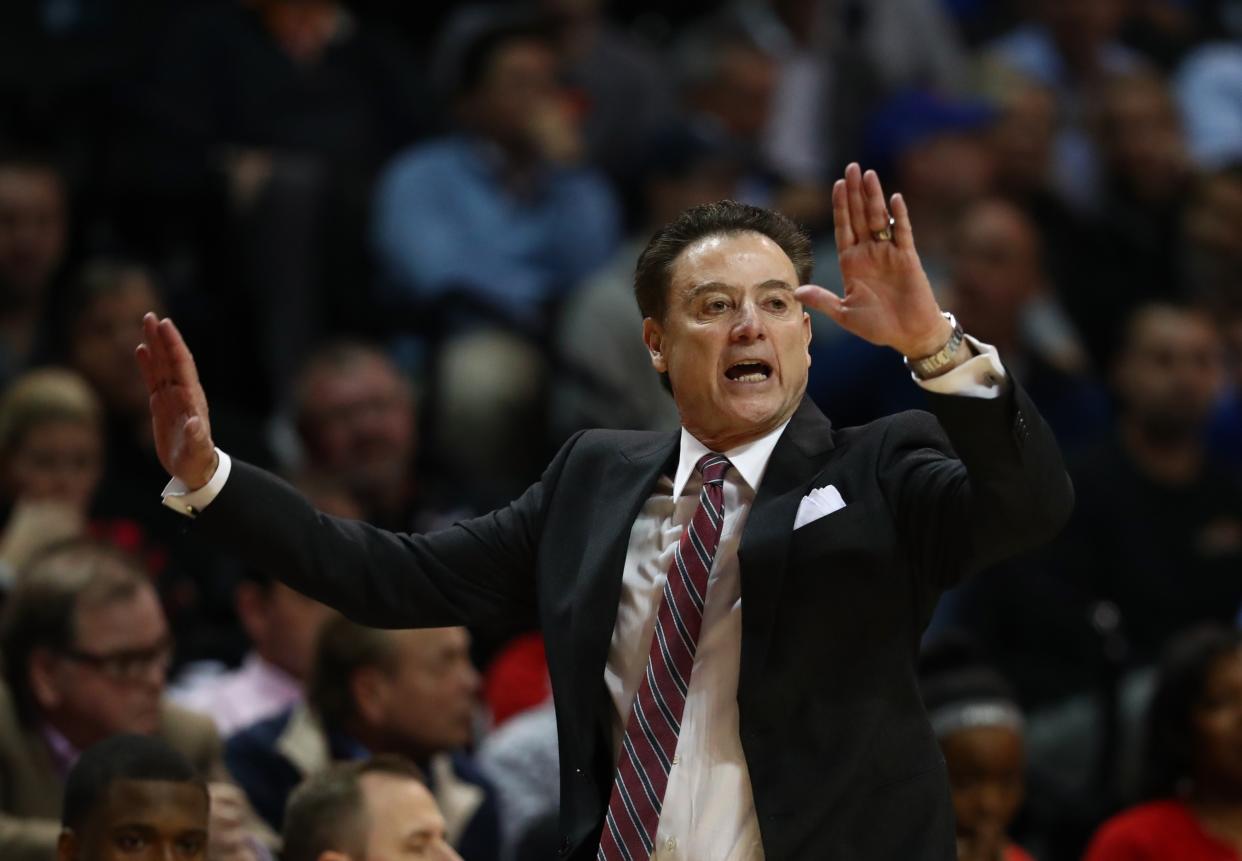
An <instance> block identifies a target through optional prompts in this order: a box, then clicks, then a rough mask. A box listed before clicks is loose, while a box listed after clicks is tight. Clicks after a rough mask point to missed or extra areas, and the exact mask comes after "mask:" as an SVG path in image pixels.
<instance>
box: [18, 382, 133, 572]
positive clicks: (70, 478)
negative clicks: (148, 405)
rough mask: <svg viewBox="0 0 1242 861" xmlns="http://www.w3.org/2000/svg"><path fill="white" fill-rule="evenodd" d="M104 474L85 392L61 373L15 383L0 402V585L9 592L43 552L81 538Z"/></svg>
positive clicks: (94, 408) (97, 429)
mask: <svg viewBox="0 0 1242 861" xmlns="http://www.w3.org/2000/svg"><path fill="white" fill-rule="evenodd" d="M102 473H103V428H102V423H101V415H100V409H99V402H98V400H97V399H96V398H95V394H94V392H92V391H91V389H90V387H89V386H88V385H87V384H86V383H85V382H84V381H83V380H82V379H81V378H80V377H78V376H77V375H76V374H74V373H73V372H72V371H66V370H61V369H59V368H44V369H40V370H36V371H30V372H28V373H26V374H24V375H22V376H20V377H18V378H17V380H16V381H15V382H14V383H13V384H12V385H11V386H10V387H9V389H8V391H6V392H5V393H4V395H3V397H2V398H0V500H2V501H3V505H4V508H5V509H6V514H5V516H4V528H3V532H2V533H0V568H2V569H3V570H2V573H0V581H2V582H3V583H5V584H6V586H7V585H11V584H12V582H13V578H14V576H15V575H16V574H17V572H18V571H20V570H21V569H23V568H24V567H25V566H26V564H27V563H28V562H29V561H30V560H31V559H33V558H34V557H35V556H37V555H38V553H39V552H40V551H41V550H42V549H43V548H45V547H48V546H49V545H52V544H55V543H56V542H58V541H61V540H63V539H67V538H75V537H79V536H81V535H84V534H85V533H86V531H87V520H88V516H89V514H90V508H91V502H92V499H93V498H94V495H95V488H96V486H97V485H98V484H99V478H100V475H101V474H102ZM99 526H100V528H101V531H104V532H108V531H110V530H108V529H107V526H106V524H102V523H101V524H99ZM125 549H127V550H130V551H137V550H140V549H141V548H140V547H137V546H133V547H127V548H125Z"/></svg>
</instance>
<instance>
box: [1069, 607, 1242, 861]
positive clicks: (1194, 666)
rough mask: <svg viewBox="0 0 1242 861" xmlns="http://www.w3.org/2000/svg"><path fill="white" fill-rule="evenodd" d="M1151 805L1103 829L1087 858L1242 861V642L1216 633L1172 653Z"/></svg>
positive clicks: (1155, 711) (1155, 709)
mask: <svg viewBox="0 0 1242 861" xmlns="http://www.w3.org/2000/svg"><path fill="white" fill-rule="evenodd" d="M1147 729H1148V735H1147V746H1148V747H1147V757H1146V765H1147V767H1148V769H1149V775H1148V786H1147V791H1148V797H1149V798H1150V799H1151V800H1149V801H1147V802H1146V803H1143V804H1139V805H1138V806H1136V807H1132V808H1130V809H1129V810H1126V811H1124V812H1122V813H1120V814H1119V815H1117V816H1116V817H1114V818H1113V819H1111V820H1109V821H1108V822H1105V823H1104V825H1103V826H1101V828H1100V830H1099V831H1098V832H1097V833H1096V835H1095V838H1094V839H1093V840H1092V842H1091V846H1090V848H1089V849H1088V851H1087V854H1086V857H1085V861H1165V859H1177V861H1238V859H1239V858H1242V848H1240V847H1242V635H1240V634H1239V633H1238V632H1237V631H1236V630H1227V629H1225V628H1220V627H1215V626H1210V627H1205V628H1199V629H1195V630H1192V631H1189V632H1187V633H1185V634H1183V635H1181V636H1180V637H1178V638H1177V639H1176V640H1174V641H1173V642H1172V643H1171V644H1170V645H1169V648H1168V650H1167V651H1166V652H1165V656H1164V660H1163V662H1162V663H1161V666H1160V672H1159V676H1158V678H1157V681H1156V689H1155V694H1154V695H1153V698H1152V701H1151V706H1150V710H1149V712H1148V723H1147Z"/></svg>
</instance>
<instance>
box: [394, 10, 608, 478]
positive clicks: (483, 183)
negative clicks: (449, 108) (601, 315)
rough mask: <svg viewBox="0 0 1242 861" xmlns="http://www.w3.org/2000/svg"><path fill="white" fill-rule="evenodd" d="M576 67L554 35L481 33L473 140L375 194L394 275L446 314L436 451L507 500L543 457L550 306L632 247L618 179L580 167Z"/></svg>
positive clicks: (467, 100)
mask: <svg viewBox="0 0 1242 861" xmlns="http://www.w3.org/2000/svg"><path fill="white" fill-rule="evenodd" d="M562 71H563V69H562V68H561V66H560V62H559V60H558V56H557V53H556V51H555V47H554V45H553V43H552V41H551V39H550V38H549V36H548V35H547V33H546V31H545V30H544V29H543V28H541V27H538V26H534V25H530V24H526V23H522V22H518V23H513V22H511V21H508V20H506V19H498V20H493V21H490V22H489V23H487V24H486V25H484V26H482V27H480V29H479V31H478V32H477V33H476V34H475V35H474V36H473V38H472V39H470V40H469V41H468V44H466V45H465V47H464V48H463V49H462V50H461V52H460V61H459V63H458V65H457V74H456V81H455V88H454V106H455V110H456V117H457V119H458V123H459V126H460V130H459V132H458V133H456V134H453V135H451V136H449V137H446V138H443V139H441V140H437V141H434V142H432V143H428V144H425V145H422V146H418V147H415V148H414V149H412V150H409V151H408V152H405V153H403V154H401V155H400V156H398V157H397V158H396V160H395V161H394V162H393V163H392V164H391V165H390V166H389V168H388V170H387V171H386V173H385V175H384V177H383V178H382V179H381V181H380V185H379V189H378V192H377V196H376V200H375V218H374V242H375V250H376V254H377V255H378V258H379V263H380V265H381V267H382V269H383V273H384V275H385V278H386V281H387V282H388V283H389V284H390V285H391V287H392V289H393V294H394V295H395V296H397V297H399V298H398V299H397V300H396V301H398V302H399V303H400V304H403V305H405V306H407V307H408V306H415V307H418V308H420V309H421V310H422V312H423V313H422V314H421V315H420V319H422V320H424V321H425V320H433V321H435V322H434V323H433V324H432V325H431V329H432V330H433V331H432V334H433V335H434V338H435V339H436V340H438V341H439V349H438V353H437V354H436V373H435V380H434V383H433V397H435V399H436V402H437V405H438V408H437V410H436V416H437V421H436V426H435V428H433V445H434V446H435V447H436V449H437V451H438V452H441V453H442V459H443V460H444V461H446V462H447V463H448V464H449V465H450V466H451V467H452V468H453V469H454V470H456V471H457V472H459V473H460V474H461V475H462V476H463V479H464V482H465V483H466V484H468V485H479V486H484V488H485V490H488V491H491V492H493V493H494V494H497V495H503V497H504V498H505V499H508V498H510V496H509V494H510V493H514V492H519V491H520V489H521V488H522V487H524V486H525V484H526V483H527V481H528V480H529V474H530V472H531V471H535V472H537V471H538V463H540V462H541V461H542V459H543V452H542V449H538V448H535V449H532V446H531V444H530V443H529V442H528V440H530V439H531V438H532V437H535V436H537V435H535V434H530V433H529V430H530V428H532V427H537V426H538V421H539V419H540V418H542V411H541V408H540V407H541V405H540V402H539V399H540V397H541V394H542V389H543V386H544V382H545V379H544V378H545V374H546V370H545V360H544V357H543V354H542V352H541V350H540V349H539V346H538V342H539V341H540V339H542V338H543V337H544V336H545V335H546V333H547V327H548V321H549V320H550V319H551V316H550V313H549V312H550V311H551V310H552V309H553V308H554V306H555V305H556V304H557V302H559V301H560V300H561V298H562V297H563V296H564V295H565V293H566V292H567V291H569V290H570V289H571V288H572V287H573V286H575V285H577V284H579V283H580V282H581V281H582V279H583V278H585V277H586V276H587V275H589V274H590V273H592V272H593V271H595V269H596V268H598V267H599V266H600V265H601V264H603V263H604V262H605V261H607V259H608V257H609V255H611V254H612V253H613V251H614V250H615V249H616V246H617V243H618V240H619V239H620V234H619V231H620V223H619V216H618V211H617V206H616V203H615V201H614V200H613V196H612V194H611V192H610V190H609V188H608V186H607V185H606V184H605V183H604V181H603V179H602V178H601V177H600V176H598V175H597V174H596V173H595V172H594V171H592V170H591V169H590V168H589V167H588V166H586V165H584V164H583V163H582V162H581V157H582V154H583V153H582V140H581V132H580V130H579V128H578V121H577V118H576V117H575V115H574V110H573V104H572V100H571V99H570V94H569V93H568V92H567V90H566V89H565V87H564V85H563V84H561V83H560V80H559V76H560V74H561V72H562ZM428 315H430V316H428ZM424 325H426V323H424ZM502 453H503V454H502Z"/></svg>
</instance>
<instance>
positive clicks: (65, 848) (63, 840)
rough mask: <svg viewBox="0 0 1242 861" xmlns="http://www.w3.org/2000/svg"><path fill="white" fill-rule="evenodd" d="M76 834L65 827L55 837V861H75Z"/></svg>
mask: <svg viewBox="0 0 1242 861" xmlns="http://www.w3.org/2000/svg"><path fill="white" fill-rule="evenodd" d="M77 857H78V835H76V834H74V833H73V830H72V829H69V828H66V829H64V830H63V831H61V832H60V836H59V837H58V838H56V861H77Z"/></svg>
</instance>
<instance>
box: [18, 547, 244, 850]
mask: <svg viewBox="0 0 1242 861" xmlns="http://www.w3.org/2000/svg"><path fill="white" fill-rule="evenodd" d="M0 653H2V654H3V660H4V681H3V684H0V785H2V789H0V858H3V859H5V861H46V859H48V858H49V857H51V855H52V853H53V851H54V847H55V845H56V840H57V834H58V833H59V830H60V829H59V826H58V824H57V820H58V818H59V816H60V814H61V808H62V804H63V803H64V792H65V776H66V775H67V774H68V773H69V771H70V769H71V768H72V767H73V765H74V763H75V762H77V760H78V756H79V753H80V752H81V751H83V750H85V749H86V748H88V747H90V746H91V745H94V744H96V743H98V742H100V741H103V740H104V739H107V738H109V737H111V736H114V735H118V734H123V733H137V734H141V735H151V736H156V737H159V738H162V739H164V740H165V741H166V742H168V744H169V745H171V746H172V747H173V748H174V749H176V750H177V751H179V752H180V753H181V754H182V755H184V756H185V757H186V759H188V760H189V761H190V762H191V763H192V764H193V766H194V768H195V770H196V772H197V773H198V774H201V775H204V776H205V777H206V778H207V779H209V780H213V781H217V783H213V784H212V794H213V798H214V803H213V804H212V811H211V815H212V820H211V829H210V830H211V833H212V841H213V845H214V846H215V847H217V851H215V852H213V856H212V857H213V861H226V859H227V861H234V859H237V861H242V859H247V861H248V859H253V858H257V857H258V855H257V854H256V853H257V852H258V849H257V846H256V847H253V848H252V847H251V846H250V845H249V844H250V842H251V841H252V839H253V838H254V837H258V836H261V835H262V834H263V832H262V831H261V829H259V828H255V827H254V825H253V824H252V823H251V820H250V819H249V817H248V815H247V814H248V810H247V808H246V806H245V802H244V799H243V798H242V797H241V795H240V793H239V792H238V791H237V789H236V788H235V787H233V786H228V785H227V784H225V783H224V782H223V781H225V780H227V777H226V775H227V772H225V770H224V766H223V763H222V762H221V760H220V753H221V751H220V739H219V736H218V735H217V734H216V731H215V728H214V727H213V726H212V725H211V722H210V721H209V720H207V719H206V718H203V717H200V716H198V715H194V714H191V713H189V712H186V711H184V710H182V709H180V708H177V707H176V706H173V705H171V704H169V703H167V702H166V701H165V700H164V698H163V693H164V681H165V673H166V672H167V669H168V666H169V660H170V657H171V654H172V636H171V633H170V631H169V629H168V625H167V623H166V622H165V620H164V614H163V611H162V610H161V609H160V605H159V601H158V599H157V598H156V595H155V590H154V589H153V588H152V586H151V584H150V582H149V580H148V578H147V576H146V574H145V573H144V572H143V571H142V569H141V568H140V567H139V566H138V565H137V564H136V563H135V562H134V561H133V560H132V559H130V558H129V557H127V556H125V555H124V554H122V553H121V552H120V551H118V550H115V549H113V548H110V547H107V546H105V545H101V544H98V543H95V542H90V541H85V540H79V541H72V542H66V543H64V544H60V545H57V546H55V547H52V548H49V549H48V550H46V551H45V552H44V553H43V554H42V555H41V556H39V557H38V558H36V559H35V560H34V561H33V562H31V563H30V565H29V567H28V568H27V569H26V570H24V571H23V572H22V573H21V575H20V576H19V577H18V578H17V583H16V586H15V588H14V590H13V592H12V594H11V595H10V596H9V600H8V603H7V604H6V605H5V608H4V615H3V619H2V620H0Z"/></svg>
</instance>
